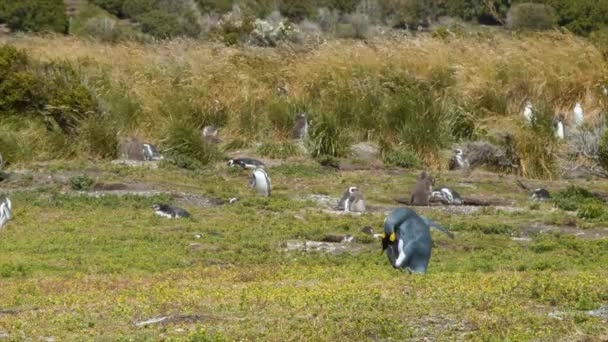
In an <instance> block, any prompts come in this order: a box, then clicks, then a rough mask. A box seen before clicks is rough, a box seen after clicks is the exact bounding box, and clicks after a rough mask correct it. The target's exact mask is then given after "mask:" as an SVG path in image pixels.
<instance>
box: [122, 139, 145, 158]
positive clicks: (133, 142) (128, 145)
mask: <svg viewBox="0 0 608 342" xmlns="http://www.w3.org/2000/svg"><path fill="white" fill-rule="evenodd" d="M119 151H120V157H121V158H123V159H128V160H140V161H143V160H145V159H144V144H143V143H142V142H141V141H140V140H139V139H137V138H135V137H127V138H123V139H121V141H120V143H119Z"/></svg>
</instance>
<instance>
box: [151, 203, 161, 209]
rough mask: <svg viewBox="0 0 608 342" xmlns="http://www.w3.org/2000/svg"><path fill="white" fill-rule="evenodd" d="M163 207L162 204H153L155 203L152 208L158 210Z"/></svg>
mask: <svg viewBox="0 0 608 342" xmlns="http://www.w3.org/2000/svg"><path fill="white" fill-rule="evenodd" d="M161 208H162V207H161V205H160V204H153V205H152V209H154V210H157V211H158V210H161Z"/></svg>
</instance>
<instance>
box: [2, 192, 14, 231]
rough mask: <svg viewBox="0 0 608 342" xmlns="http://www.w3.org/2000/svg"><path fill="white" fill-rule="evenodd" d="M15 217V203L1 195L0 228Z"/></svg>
mask: <svg viewBox="0 0 608 342" xmlns="http://www.w3.org/2000/svg"><path fill="white" fill-rule="evenodd" d="M12 217H13V204H12V203H11V200H10V199H9V198H8V197H0V230H2V227H4V224H5V223H6V222H7V221H8V220H10V219H11V218H12Z"/></svg>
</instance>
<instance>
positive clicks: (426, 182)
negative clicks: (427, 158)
mask: <svg viewBox="0 0 608 342" xmlns="http://www.w3.org/2000/svg"><path fill="white" fill-rule="evenodd" d="M432 192H433V178H432V177H431V176H430V175H429V174H427V173H426V171H422V173H421V174H420V178H419V179H418V182H416V185H414V189H413V190H412V196H411V199H410V204H411V205H420V206H428V205H429V199H430V198H431V193H432Z"/></svg>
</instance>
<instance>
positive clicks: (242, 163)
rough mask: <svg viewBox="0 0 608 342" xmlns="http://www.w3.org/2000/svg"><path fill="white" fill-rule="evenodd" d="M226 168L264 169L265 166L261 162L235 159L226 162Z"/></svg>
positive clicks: (251, 159) (250, 159)
mask: <svg viewBox="0 0 608 342" xmlns="http://www.w3.org/2000/svg"><path fill="white" fill-rule="evenodd" d="M228 166H240V167H242V168H243V169H255V168H258V167H260V168H264V167H265V165H264V163H262V162H261V161H259V160H257V159H253V158H235V159H230V160H229V161H228Z"/></svg>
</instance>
